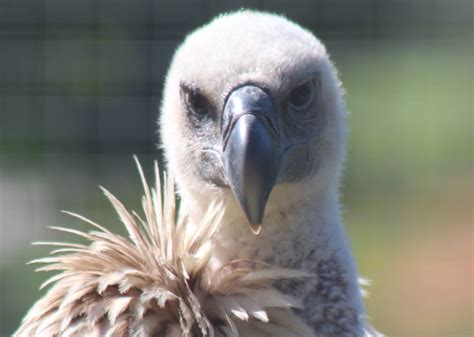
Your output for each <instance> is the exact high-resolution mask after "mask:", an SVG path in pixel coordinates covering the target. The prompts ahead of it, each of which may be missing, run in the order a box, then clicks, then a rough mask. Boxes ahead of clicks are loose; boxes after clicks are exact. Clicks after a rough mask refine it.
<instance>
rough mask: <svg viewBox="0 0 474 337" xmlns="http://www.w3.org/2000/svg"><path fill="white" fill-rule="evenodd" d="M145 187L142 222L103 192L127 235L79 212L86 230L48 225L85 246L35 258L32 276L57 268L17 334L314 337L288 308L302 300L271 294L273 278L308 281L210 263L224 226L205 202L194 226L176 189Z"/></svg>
mask: <svg viewBox="0 0 474 337" xmlns="http://www.w3.org/2000/svg"><path fill="white" fill-rule="evenodd" d="M137 165H138V168H139V172H140V176H141V179H142V183H143V188H144V192H145V194H144V196H143V199H142V204H143V212H144V218H143V219H142V218H141V217H140V216H139V215H138V214H136V213H135V212H131V211H129V210H128V209H127V208H126V207H125V206H124V205H123V204H122V203H121V202H120V201H119V200H118V199H117V198H115V197H114V196H113V195H112V194H111V193H110V192H108V191H107V190H105V189H103V191H104V194H105V196H106V197H107V198H108V199H109V201H110V202H111V204H112V206H113V208H114V209H115V211H116V213H117V214H118V216H119V218H120V220H121V222H122V223H123V225H124V226H125V228H126V229H127V232H128V238H126V237H122V236H120V235H118V234H116V233H112V232H111V231H109V230H108V229H106V228H105V227H103V226H101V225H99V224H97V223H95V222H93V221H91V220H89V219H86V218H84V217H82V216H80V215H77V214H73V213H69V214H70V215H72V216H75V217H77V218H79V219H81V220H83V221H85V222H87V223H88V224H90V225H91V226H92V230H91V231H90V232H87V233H85V232H81V231H77V230H74V229H70V228H55V229H57V230H60V231H64V232H68V233H72V234H75V235H78V236H80V237H83V238H85V239H87V240H88V241H89V242H90V243H89V244H88V245H83V244H77V243H67V242H65V243H63V242H43V243H38V244H46V245H52V246H59V248H58V249H56V250H54V251H53V252H52V253H51V254H52V256H51V257H46V258H43V259H39V260H35V261H33V262H34V263H41V264H44V266H42V267H40V268H39V269H38V270H39V271H57V272H59V273H58V274H57V275H56V276H53V277H52V278H50V279H49V280H48V281H47V282H46V283H45V284H44V285H43V286H42V287H46V286H51V288H50V289H49V290H48V292H47V293H46V295H45V296H44V297H43V298H41V299H40V300H39V301H38V302H37V303H36V304H35V305H34V306H33V307H32V308H31V310H30V311H29V312H28V314H27V316H26V317H25V318H24V320H23V322H22V324H21V326H20V328H19V329H18V331H17V332H16V333H15V336H18V337H20V336H38V337H39V336H170V337H171V336H189V337H197V336H216V337H218V336H262V337H264V336H265V337H268V336H281V337H284V336H294V337H296V336H308V337H310V336H313V333H312V331H311V329H309V328H308V327H307V326H306V325H304V323H302V321H301V320H299V319H298V318H297V316H295V315H294V314H293V313H292V311H291V308H296V307H300V306H301V303H299V301H297V300H295V299H294V298H292V297H289V296H287V295H284V294H282V293H280V292H278V291H277V290H276V289H274V288H273V287H272V283H273V282H274V281H275V280H280V279H286V278H305V277H311V275H309V274H308V273H306V272H300V271H296V270H288V269H280V268H270V267H269V266H268V265H265V264H262V263H258V262H255V261H242V260H236V261H231V262H229V263H226V264H224V265H217V264H215V263H212V261H211V258H212V256H213V254H214V253H213V245H212V242H211V239H212V237H213V236H214V235H215V232H216V230H218V228H219V225H220V223H221V221H222V219H221V212H220V211H219V210H220V208H219V207H218V206H216V205H211V206H210V207H209V211H208V212H207V213H206V214H205V216H203V218H202V219H201V222H200V226H199V227H196V228H195V227H191V226H187V217H186V215H184V214H182V213H180V214H179V215H177V217H175V216H176V208H175V195H174V190H173V182H172V180H171V179H165V182H164V192H163V193H162V192H161V186H160V180H159V177H160V174H159V172H158V166H155V169H156V171H155V176H156V186H155V188H151V189H150V188H149V186H148V184H147V182H146V180H145V177H144V174H143V172H142V169H141V167H140V165H139V164H138V161H137Z"/></svg>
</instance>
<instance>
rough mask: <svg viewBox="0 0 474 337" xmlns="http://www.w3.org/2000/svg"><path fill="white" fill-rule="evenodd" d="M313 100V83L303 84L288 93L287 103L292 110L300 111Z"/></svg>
mask: <svg viewBox="0 0 474 337" xmlns="http://www.w3.org/2000/svg"><path fill="white" fill-rule="evenodd" d="M312 98H313V82H311V81H308V82H306V83H303V84H301V85H299V86H297V87H296V88H294V89H293V90H292V91H291V92H290V97H289V101H290V104H291V105H292V106H293V108H295V109H297V110H300V109H303V108H306V107H307V106H308V105H309V103H311V101H312Z"/></svg>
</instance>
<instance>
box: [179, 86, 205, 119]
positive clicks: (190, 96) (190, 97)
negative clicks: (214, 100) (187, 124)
mask: <svg viewBox="0 0 474 337" xmlns="http://www.w3.org/2000/svg"><path fill="white" fill-rule="evenodd" d="M181 93H182V97H183V101H184V104H185V106H186V108H187V110H188V111H190V112H191V113H193V114H195V115H197V116H204V115H207V114H208V112H209V104H208V102H207V99H206V97H204V95H202V94H201V93H199V92H198V91H197V90H193V89H188V88H186V89H184V90H182V92H181Z"/></svg>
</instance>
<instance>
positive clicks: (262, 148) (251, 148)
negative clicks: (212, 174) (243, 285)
mask: <svg viewBox="0 0 474 337" xmlns="http://www.w3.org/2000/svg"><path fill="white" fill-rule="evenodd" d="M275 115H276V112H275V108H274V106H273V103H272V100H271V98H270V97H269V96H268V94H267V93H266V92H265V91H263V90H262V89H261V88H259V87H257V86H254V85H245V86H241V87H238V88H237V89H235V90H234V91H232V92H231V94H230V95H229V97H228V99H227V101H226V104H225V107H224V112H223V115H222V136H223V140H224V143H223V144H224V147H223V157H224V158H223V159H224V160H223V161H224V174H225V176H226V179H227V181H228V183H229V185H230V188H231V190H232V192H233V194H234V196H235V198H236V199H237V200H238V202H239V204H240V206H241V207H242V210H243V211H244V213H245V215H246V217H247V220H248V222H249V224H250V228H251V229H252V232H253V233H254V234H255V235H257V234H259V233H260V231H261V228H262V221H263V214H264V212H265V206H266V204H267V200H268V197H269V195H270V192H271V191H272V189H273V186H274V185H275V181H276V178H277V175H278V170H279V168H280V156H281V142H280V136H279V134H278V132H277V128H276V122H275Z"/></svg>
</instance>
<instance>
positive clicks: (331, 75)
mask: <svg viewBox="0 0 474 337" xmlns="http://www.w3.org/2000/svg"><path fill="white" fill-rule="evenodd" d="M345 116H346V111H345V107H344V104H343V100H342V90H341V88H340V85H339V81H338V78H337V74H336V71H335V69H334V67H333V65H332V64H331V61H330V60H329V56H328V54H327V52H326V49H325V47H324V46H323V45H322V43H321V42H320V41H319V40H318V39H317V38H315V37H314V35H312V34H311V33H310V32H309V31H307V30H305V29H303V28H301V27H300V26H298V25H296V24H294V23H292V22H290V21H288V20H286V19H285V18H283V17H280V16H276V15H271V14H265V13H259V12H252V11H241V12H236V13H233V14H229V15H223V16H220V17H218V18H216V19H214V20H213V21H212V22H210V23H209V24H208V25H206V26H204V27H202V28H200V29H198V30H196V31H195V32H194V33H192V34H190V35H189V36H188V37H187V38H186V40H185V41H184V43H183V44H182V45H181V46H180V47H179V48H178V50H177V51H176V53H175V56H174V58H173V61H172V64H171V66H170V70H169V73H168V75H167V79H166V84H165V90H164V98H163V104H162V115H161V123H160V124H161V134H162V139H163V148H164V149H165V155H166V158H167V161H168V165H169V167H170V169H171V171H173V172H174V173H175V177H176V181H177V186H178V190H179V193H180V194H181V196H182V198H183V200H184V201H185V202H186V203H187V204H188V206H189V208H190V209H192V210H194V211H195V210H197V209H201V210H202V211H204V210H205V209H206V207H207V205H208V203H209V200H212V199H216V200H220V201H222V202H223V203H224V205H225V209H226V213H227V215H226V216H228V217H235V218H239V217H240V218H244V219H246V221H243V223H245V222H248V223H249V224H250V225H251V229H252V230H253V232H254V233H258V232H259V231H260V229H261V225H262V223H266V222H270V221H271V219H270V218H271V214H274V213H275V210H279V211H280V212H281V211H282V210H283V209H284V208H285V207H288V206H289V205H291V204H292V202H291V200H293V203H295V202H298V201H302V200H307V199H308V198H311V196H312V195H314V194H315V193H318V191H324V190H328V193H331V188H332V186H335V187H336V188H335V189H334V190H336V189H337V179H338V175H339V170H340V165H341V162H342V160H343V157H344V149H345V123H344V119H345ZM200 196H205V198H202V197H200ZM264 227H265V226H264Z"/></svg>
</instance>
